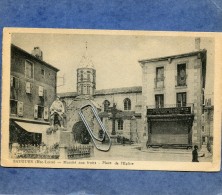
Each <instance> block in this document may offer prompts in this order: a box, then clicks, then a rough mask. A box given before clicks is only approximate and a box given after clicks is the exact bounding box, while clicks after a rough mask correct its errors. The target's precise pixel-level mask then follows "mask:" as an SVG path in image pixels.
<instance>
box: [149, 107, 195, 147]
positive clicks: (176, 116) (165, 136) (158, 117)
mask: <svg viewBox="0 0 222 195" xmlns="http://www.w3.org/2000/svg"><path fill="white" fill-rule="evenodd" d="M181 109H182V108H180V109H178V108H175V109H173V108H170V109H169V108H161V109H157V110H158V111H157V110H156V109H148V111H147V122H148V141H147V147H152V146H159V147H186V148H190V147H192V125H193V118H194V116H193V114H191V113H190V110H189V109H187V110H186V111H185V110H184V108H183V110H182V112H181Z"/></svg>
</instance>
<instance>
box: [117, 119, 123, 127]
mask: <svg viewBox="0 0 222 195" xmlns="http://www.w3.org/2000/svg"><path fill="white" fill-rule="evenodd" d="M118 130H123V120H122V119H119V120H118Z"/></svg>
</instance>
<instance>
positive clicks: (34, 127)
mask: <svg viewBox="0 0 222 195" xmlns="http://www.w3.org/2000/svg"><path fill="white" fill-rule="evenodd" d="M15 123H16V124H17V125H19V126H20V127H21V128H22V129H24V130H26V131H28V132H31V133H44V132H46V130H47V129H48V128H49V127H50V126H49V125H43V124H35V123H26V122H18V121H15Z"/></svg>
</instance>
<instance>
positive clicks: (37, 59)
mask: <svg viewBox="0 0 222 195" xmlns="http://www.w3.org/2000/svg"><path fill="white" fill-rule="evenodd" d="M11 47H12V48H15V49H17V51H20V52H22V53H24V54H25V55H28V56H29V57H31V58H33V59H35V60H36V61H38V62H40V63H43V64H44V65H46V66H48V67H50V68H52V69H54V70H55V71H57V72H58V71H59V69H58V68H56V67H54V66H53V65H51V64H49V63H47V62H45V61H43V60H41V59H39V58H37V57H35V56H34V55H32V54H30V53H28V52H27V51H25V50H24V49H22V48H20V47H18V46H16V45H14V44H11Z"/></svg>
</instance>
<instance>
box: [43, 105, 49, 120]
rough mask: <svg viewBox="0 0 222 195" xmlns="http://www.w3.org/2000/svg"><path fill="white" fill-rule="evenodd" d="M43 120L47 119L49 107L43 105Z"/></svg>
mask: <svg viewBox="0 0 222 195" xmlns="http://www.w3.org/2000/svg"><path fill="white" fill-rule="evenodd" d="M43 115H44V120H48V119H49V109H48V107H44V114H43Z"/></svg>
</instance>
